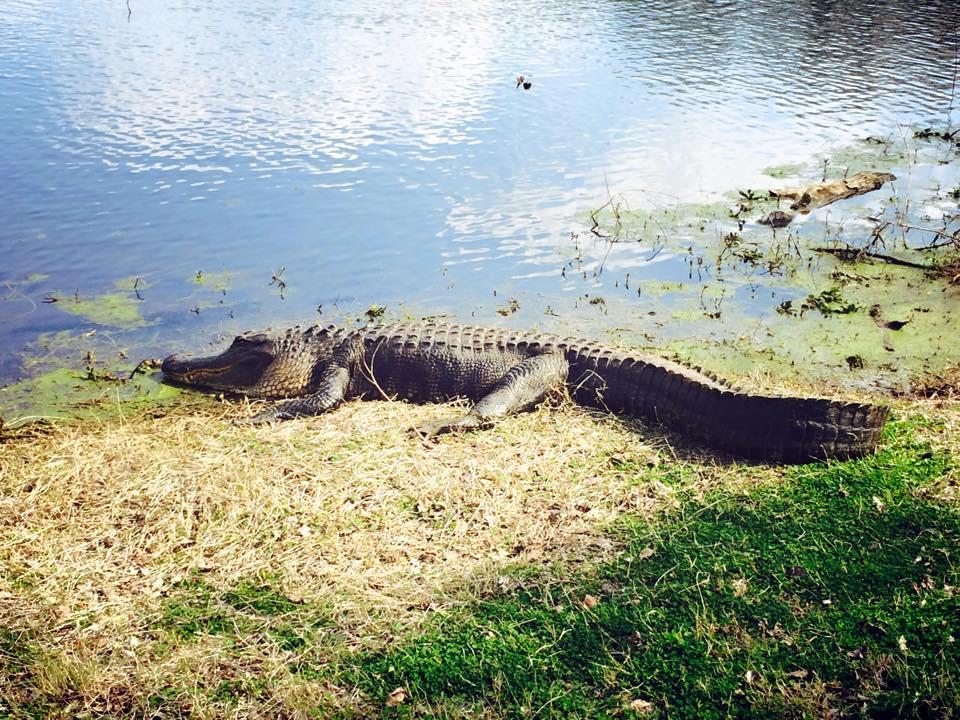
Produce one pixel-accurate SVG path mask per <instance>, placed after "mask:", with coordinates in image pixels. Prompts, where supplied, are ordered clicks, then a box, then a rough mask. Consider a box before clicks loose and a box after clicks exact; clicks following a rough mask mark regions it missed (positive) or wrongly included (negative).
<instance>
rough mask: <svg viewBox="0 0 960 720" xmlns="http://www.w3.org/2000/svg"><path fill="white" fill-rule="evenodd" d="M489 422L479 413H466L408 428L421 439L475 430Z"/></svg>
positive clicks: (431, 438)
mask: <svg viewBox="0 0 960 720" xmlns="http://www.w3.org/2000/svg"><path fill="white" fill-rule="evenodd" d="M490 425H491V423H485V422H484V421H483V419H482V418H480V416H479V415H476V414H475V413H467V414H466V415H461V416H460V417H458V418H453V419H448V420H438V421H436V422H431V423H425V424H423V425H420V426H419V427H415V428H410V431H409V432H410V434H411V435H417V436H418V437H420V438H421V439H423V440H433V439H434V438H436V437H437V436H438V435H445V434H447V433H451V432H459V431H462V430H476V429H479V428H483V427H489V426H490Z"/></svg>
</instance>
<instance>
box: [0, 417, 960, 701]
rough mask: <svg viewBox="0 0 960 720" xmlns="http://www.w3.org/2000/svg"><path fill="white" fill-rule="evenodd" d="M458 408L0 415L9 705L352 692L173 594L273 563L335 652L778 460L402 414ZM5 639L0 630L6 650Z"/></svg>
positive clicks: (621, 436) (560, 422)
mask: <svg viewBox="0 0 960 720" xmlns="http://www.w3.org/2000/svg"><path fill="white" fill-rule="evenodd" d="M458 411H459V409H458V408H453V407H449V406H448V407H439V406H424V407H417V406H410V405H398V404H392V403H383V402H381V403H352V404H348V405H346V406H345V407H343V408H341V409H339V410H337V411H336V412H333V413H331V414H329V415H326V416H324V417H322V418H313V419H309V420H301V421H296V422H288V423H284V424H280V425H275V426H266V427H245V426H235V425H233V424H232V423H231V422H230V420H231V419H232V418H235V417H238V416H240V415H242V414H245V413H246V412H247V410H246V409H245V408H243V407H238V406H223V405H214V404H212V403H211V404H210V405H209V406H208V407H207V408H206V409H201V410H197V409H196V408H192V409H190V410H189V411H176V410H173V411H170V413H169V414H165V415H161V416H159V417H157V416H153V415H150V414H144V415H141V416H138V417H134V418H126V419H120V420H116V421H110V422H104V423H102V424H93V423H84V424H80V425H63V426H53V427H49V428H46V429H43V430H41V431H30V430H22V431H19V434H18V435H15V436H9V437H8V438H7V439H6V441H5V442H2V443H0V628H6V629H7V631H8V632H9V636H8V640H9V638H10V637H12V638H15V639H16V640H15V644H16V643H19V642H21V641H22V643H23V644H24V647H26V645H27V644H28V645H29V646H30V647H31V648H32V650H31V651H30V653H25V657H26V656H27V655H29V659H28V660H25V661H23V660H22V658H21V660H18V661H17V662H21V661H22V662H23V664H24V666H23V667H21V668H20V670H19V672H21V673H22V674H24V675H25V676H29V682H25V683H21V684H19V685H17V686H16V687H15V688H14V689H10V690H6V691H5V690H0V711H2V708H3V703H6V705H7V707H8V708H10V707H14V708H15V707H16V706H17V704H18V703H21V704H23V703H27V702H28V701H29V700H36V699H37V697H40V698H42V699H45V700H46V701H49V702H53V703H56V704H58V705H61V706H62V707H64V708H65V709H64V710H63V713H64V714H65V715H69V714H72V713H75V712H78V711H79V709H83V710H86V711H89V712H93V713H99V714H123V713H127V714H130V713H132V714H143V713H146V712H147V711H148V708H149V702H148V701H149V698H151V697H153V696H155V695H156V694H157V693H160V692H162V691H163V690H164V688H169V687H170V686H171V685H172V686H176V687H180V688H181V690H179V691H178V693H179V695H178V697H177V702H178V703H179V707H181V708H182V712H183V713H184V714H190V715H199V716H205V715H209V716H221V715H228V714H229V715H237V714H239V715H243V714H244V713H245V712H246V711H243V708H242V707H241V708H239V709H238V708H237V707H236V706H231V707H230V709H229V712H227V710H226V709H224V708H223V707H221V706H219V705H218V704H217V703H216V702H215V701H212V700H210V689H211V688H215V687H216V686H217V685H218V684H220V683H223V682H224V681H225V680H228V681H229V680H230V679H231V678H233V679H244V678H246V679H249V678H256V677H260V678H263V677H266V678H269V683H268V685H269V690H268V692H266V693H265V694H264V696H263V698H262V703H261V704H260V705H258V706H257V707H256V708H247V710H249V714H254V715H275V714H283V713H287V714H292V715H297V714H298V713H299V712H300V711H304V712H305V710H303V709H304V708H309V707H315V706H317V704H318V703H321V702H322V703H327V704H330V703H333V704H334V705H345V706H349V705H351V704H353V703H354V702H355V701H356V698H354V697H353V696H352V694H351V691H349V690H346V689H344V688H340V687H336V686H334V685H331V684H330V683H329V682H328V681H319V680H317V681H315V682H311V681H309V680H304V679H303V678H300V677H296V678H295V677H293V676H292V675H290V673H289V671H288V669H287V668H288V667H289V664H290V662H291V660H292V659H296V658H295V656H296V652H281V651H279V650H278V649H277V646H276V644H275V643H267V642H263V643H258V642H257V636H256V634H254V635H253V636H252V637H251V638H249V639H248V641H247V644H246V645H244V646H243V647H234V648H233V649H232V650H231V652H230V653H226V654H225V652H224V639H223V638H222V637H218V636H215V635H211V636H201V637H199V638H195V639H193V640H192V641H191V642H189V643H188V642H181V641H179V640H178V639H177V637H176V636H175V634H172V633H171V632H169V631H167V630H164V629H163V627H162V623H161V622H160V621H161V618H162V616H163V613H164V612H165V610H164V608H165V607H168V606H169V603H170V599H171V598H175V597H176V596H177V593H178V592H180V590H178V588H181V587H182V586H183V585H184V583H187V584H189V583H194V582H200V583H202V585H203V586H204V587H209V588H212V589H213V591H214V592H221V593H226V592H229V591H231V590H232V589H234V588H236V587H238V586H240V585H242V584H243V583H244V582H251V581H253V582H258V581H264V582H269V583H270V584H271V585H273V586H276V587H277V588H279V592H281V593H282V594H283V595H284V596H285V597H286V598H287V599H288V600H289V601H291V602H293V603H297V604H303V605H304V606H307V605H309V606H310V607H314V608H317V607H320V608H324V609H325V613H326V616H327V617H329V618H332V621H331V627H332V628H334V629H332V630H323V631H322V632H321V633H320V635H319V636H318V637H320V638H321V642H320V643H319V646H313V647H310V648H308V649H306V650H300V651H297V652H300V653H304V652H306V653H310V654H311V657H312V658H313V659H314V661H316V662H321V663H322V662H324V661H325V660H326V661H332V660H334V659H335V656H336V655H337V654H338V653H342V652H351V651H353V650H355V649H357V648H364V649H368V648H371V647H377V646H381V645H384V644H388V643H389V642H390V641H391V639H392V638H393V637H396V636H400V635H403V634H405V633H409V632H410V631H411V630H414V629H416V627H417V625H418V623H421V622H422V621H424V620H425V619H426V618H427V617H429V615H430V614H431V613H433V612H436V611H446V610H449V609H451V608H453V607H455V606H457V605H459V604H463V603H469V602H471V601H475V600H476V599H477V598H478V597H483V596H486V595H489V594H492V593H496V592H497V591H498V590H502V589H503V588H504V586H506V585H509V584H511V583H517V582H520V581H518V580H517V579H516V576H515V575H514V574H511V573H510V572H509V569H510V568H511V567H512V566H519V565H522V566H527V567H530V566H534V567H542V568H545V569H549V577H545V578H536V577H534V578H532V579H531V580H530V581H531V582H541V581H542V582H556V581H558V580H562V578H563V575H564V574H565V573H566V572H571V573H572V572H577V573H579V574H581V575H582V574H583V573H584V572H585V571H587V572H588V571H589V567H590V566H591V565H593V564H595V563H597V562H601V561H603V560H604V559H608V558H610V557H612V556H613V555H614V554H615V553H617V552H618V550H619V548H618V547H617V545H616V540H615V539H614V538H615V536H611V534H610V533H609V532H607V531H608V529H609V526H610V525H611V523H612V522H613V521H614V520H615V519H616V518H617V517H619V516H620V515H621V514H623V513H624V512H630V513H633V514H645V515H648V516H650V517H654V516H656V515H657V514H658V513H661V512H663V511H664V510H669V509H672V508H674V507H676V506H677V505H678V500H677V495H678V494H683V495H685V496H688V497H689V496H690V495H694V496H696V495H702V494H703V493H704V492H706V491H708V490H709V489H711V488H716V487H724V488H725V489H728V490H730V491H733V492H748V491H749V490H750V488H751V487H754V486H755V485H756V484H758V483H767V482H774V481H776V480H777V479H778V477H779V470H778V469H776V468H770V467H766V466H740V465H723V464H716V463H715V462H714V461H712V460H709V459H705V458H704V457H698V456H696V455H695V454H691V453H690V452H689V451H686V452H683V453H681V455H682V456H683V458H684V460H685V462H683V463H679V464H678V466H679V467H682V468H683V473H682V474H681V476H678V477H679V479H678V480H677V481H676V482H675V483H671V484H665V483H664V482H661V481H659V480H653V481H651V479H650V478H649V477H644V472H643V469H644V468H647V467H650V468H653V467H657V466H660V468H661V470H662V468H663V466H664V465H665V464H670V463H673V462H674V460H676V458H677V452H679V451H675V450H674V449H673V448H672V447H671V446H670V445H669V444H668V443H667V441H665V440H664V439H663V436H662V435H658V434H656V433H648V432H646V431H644V430H643V428H641V427H640V426H639V425H634V424H630V423H626V422H622V421H620V420H618V419H616V418H613V417H610V416H604V415H598V414H591V413H588V412H586V411H584V410H581V409H579V408H576V407H572V406H570V405H566V404H563V405H561V406H560V407H552V408H548V409H544V410H540V411H538V412H535V413H530V414H527V415H523V416H520V417H516V418H511V419H509V420H507V421H505V422H503V423H501V424H500V425H499V426H498V427H497V428H496V429H494V430H492V431H488V432H478V433H471V434H465V435H455V436H448V437H445V438H444V439H443V440H442V441H441V442H440V443H439V444H437V445H427V444H424V443H422V442H421V441H419V440H417V439H414V438H411V437H409V436H408V435H407V432H406V431H407V429H408V428H409V427H411V426H412V425H415V424H419V423H423V422H425V421H428V420H432V419H436V418H437V417H440V416H442V415H444V414H448V413H456V412H458ZM958 416H960V414H958V413H956V407H954V406H951V409H950V413H949V417H951V418H952V419H953V420H952V422H956V418H957V417H958ZM938 435H939V436H941V437H942V435H943V434H942V433H938ZM658 472H660V470H658ZM948 484H949V483H948ZM323 633H330V636H329V637H328V640H329V642H327V643H326V644H324V642H322V639H323V637H324V635H323ZM333 634H335V637H334V635H333ZM0 640H2V638H0ZM4 652H8V653H11V652H12V651H9V649H8V650H7V651H5V650H4V648H3V645H2V643H0V668H3V662H4V658H3V657H2V655H3V653H4ZM6 660H8V661H10V658H6ZM17 667H19V666H17ZM27 686H29V687H31V688H33V690H32V693H33V695H32V697H27V696H26V695H24V692H25V691H24V689H23V688H25V687H27ZM17 688H19V689H17ZM5 693H6V694H5ZM241 711H243V712H241Z"/></svg>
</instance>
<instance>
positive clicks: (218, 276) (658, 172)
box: [0, 0, 960, 382]
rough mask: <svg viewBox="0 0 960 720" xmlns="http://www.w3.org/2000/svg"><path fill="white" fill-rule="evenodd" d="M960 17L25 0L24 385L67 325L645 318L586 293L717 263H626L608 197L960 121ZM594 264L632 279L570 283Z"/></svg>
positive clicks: (6, 356)
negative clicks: (27, 371)
mask: <svg viewBox="0 0 960 720" xmlns="http://www.w3.org/2000/svg"><path fill="white" fill-rule="evenodd" d="M958 22H960V12H958V9H957V5H956V3H955V2H940V3H937V2H923V3H917V2H912V1H910V2H907V1H903V2H855V3H849V2H829V1H826V0H823V1H810V2H799V3H798V2H793V1H792V2H787V1H786V0H782V1H781V0H757V1H755V2H751V3H737V2H705V1H701V2H681V1H679V0H678V1H676V2H643V3H641V2H625V1H603V0H597V1H594V2H581V3H576V2H567V1H561V2H550V1H547V0H525V1H524V2H516V1H512V0H511V1H503V2H484V3H476V4H471V3H447V2H395V3H383V2H376V3H374V2H363V1H358V0H350V2H346V1H344V2H340V1H337V0H330V1H328V2H317V3H293V2H286V1H285V0H277V1H276V2H271V3H263V2H260V1H259V0H257V1H254V0H235V1H234V2H230V3H210V2H199V0H171V1H170V2H163V3H156V2H140V1H138V0H130V4H129V10H128V6H127V5H126V4H125V2H123V0H114V1H111V2H83V3H74V2H54V3H50V2H42V3H41V2H33V1H27V2H24V1H21V0H12V1H8V2H7V3H5V4H4V12H3V16H2V18H0V132H2V136H3V139H4V142H3V143H0V168H2V175H0V254H2V261H0V296H2V297H3V300H2V301H0V344H2V347H3V348H4V351H3V354H2V356H0V357H2V360H0V382H2V381H4V380H11V379H13V378H16V377H18V376H19V375H20V374H21V373H23V372H24V369H23V367H22V365H21V359H20V356H19V355H20V350H21V349H22V348H24V347H25V346H28V345H30V344H31V343H33V342H35V341H36V339H37V338H38V337H40V336H41V335H43V334H50V333H55V332H64V331H67V332H69V333H71V334H75V335H80V334H82V333H84V332H89V331H90V330H97V331H98V332H99V333H100V335H101V336H107V337H110V338H112V339H113V341H114V343H115V344H116V345H117V347H118V348H120V349H122V350H124V351H125V352H126V353H128V354H130V355H134V356H136V355H138V354H142V355H147V354H162V353H165V352H168V351H172V350H174V349H183V348H184V347H187V348H190V349H201V348H202V347H203V346H204V345H205V344H206V343H207V342H208V341H209V340H211V339H213V338H214V337H217V336H218V335H219V334H221V333H224V334H229V333H233V332H235V331H238V330H242V329H248V328H257V327H261V326H265V325H268V324H278V323H279V324H286V323H294V322H299V321H310V322H316V321H325V320H327V319H328V318H343V317H356V316H362V315H363V313H364V311H365V310H367V309H368V308H369V307H370V306H371V305H372V304H378V305H383V306H387V308H388V311H387V316H388V317H392V318H400V317H404V316H407V315H410V316H421V315H424V314H446V315H450V316H453V317H456V318H459V319H461V320H465V321H473V322H478V323H484V324H491V323H509V324H517V325H540V326H554V325H564V326H566V327H570V328H573V329H574V330H576V331H578V332H583V333H589V332H591V331H592V330H593V329H595V328H594V326H595V325H604V324H605V325H606V326H610V325H611V324H614V323H616V324H619V325H629V324H631V323H634V322H637V323H639V322H642V318H644V317H645V316H646V313H647V305H646V304H645V300H644V298H643V296H642V295H641V296H636V295H629V296H628V295H624V300H623V302H621V303H620V304H619V305H618V315H617V317H616V318H615V319H614V320H611V319H609V318H607V317H604V318H600V317H598V316H597V314H596V313H595V312H593V311H594V309H595V308H593V307H588V306H587V305H588V304H587V303H584V302H583V299H584V298H585V297H588V296H589V295H590V293H593V295H594V296H596V295H597V294H601V295H602V294H604V293H615V292H617V291H619V289H620V288H622V287H623V286H624V282H625V280H626V278H627V274H628V273H629V274H630V275H631V277H632V279H633V280H632V281H633V282H634V283H637V282H641V281H644V280H653V279H656V280H670V279H678V278H682V279H686V278H688V277H690V276H691V275H690V272H689V267H690V263H689V261H688V259H687V258H684V257H680V256H679V255H677V254H676V253H669V252H667V253H660V254H659V255H656V256H654V253H652V252H651V251H650V249H649V248H635V249H623V250H620V249H616V250H615V251H614V252H613V253H612V254H611V253H610V252H609V250H610V249H609V248H605V247H603V244H602V243H601V244H600V245H599V246H598V244H597V241H596V239H595V238H591V236H590V235H589V233H588V232H587V231H588V229H589V226H590V221H589V211H590V210H591V209H595V208H598V207H599V206H601V205H602V204H604V203H605V202H606V201H607V200H608V198H610V197H612V196H616V197H618V198H621V199H623V200H622V201H623V202H624V203H629V204H631V206H636V207H643V206H647V205H654V206H655V205H657V204H662V203H677V202H690V203H706V202H715V201H717V200H718V199H720V198H722V197H723V193H724V192H728V191H730V190H733V189H736V188H741V187H762V186H764V184H766V186H769V185H770V183H771V181H770V178H769V177H766V178H765V177H764V175H763V171H764V169H765V168H769V167H770V166H776V165H780V164H785V163H796V162H806V161H807V160H809V159H810V158H811V157H813V156H815V155H816V154H817V153H820V152H823V151H825V150H826V149H828V148H831V147H838V146H843V145H845V144H848V143H851V142H854V141H856V140H859V139H862V138H864V137H865V136H868V135H877V136H881V135H882V136H887V137H889V136H897V135H898V134H899V135H903V136H909V135H910V134H911V132H912V128H916V127H923V126H927V125H933V126H936V127H949V126H950V125H951V123H952V122H955V121H956V120H957V114H958V113H957V111H956V110H955V106H956V105H957V100H956V98H955V97H954V96H955V92H956V87H955V85H956V71H957V68H956V59H957V55H956V42H957V36H956V27H957V24H958ZM520 73H523V74H524V75H525V76H526V77H527V78H528V79H529V80H530V81H532V87H531V89H530V90H528V91H524V90H523V89H518V88H517V87H516V82H515V77H516V76H517V75H518V74H520ZM571 233H574V234H579V238H575V237H572V236H571ZM584 254H587V255H591V254H593V255H594V256H595V257H594V260H593V262H594V265H593V267H594V268H595V267H596V262H597V261H596V257H601V258H604V262H606V263H608V264H607V271H606V273H605V274H600V275H597V274H596V273H595V272H593V273H581V274H580V275H575V274H573V273H567V272H566V269H567V268H569V267H570V263H571V261H572V260H573V259H575V258H576V257H580V259H581V260H584V258H583V257H582V256H583V255H584ZM589 260H590V258H587V261H589ZM588 265H589V262H588ZM628 282H629V281H628ZM45 299H46V300H47V301H49V300H53V299H56V300H57V301H56V302H45ZM509 300H515V301H516V305H518V308H517V309H516V312H514V313H513V314H510V315H509V317H506V316H504V315H503V314H502V313H501V312H498V310H501V311H504V312H508V311H509V309H511V308H510V306H509V305H508V302H509ZM77 301H81V302H84V301H86V302H90V303H94V304H95V303H96V302H99V303H101V304H104V303H110V302H117V303H120V304H122V303H123V302H124V301H129V302H133V303H136V306H135V308H134V310H133V316H132V317H128V318H127V320H116V321H111V320H109V319H104V317H103V316H98V315H97V314H96V312H95V311H91V312H79V313H78V312H76V308H73V309H70V308H68V309H66V310H65V309H64V308H65V306H67V305H69V303H74V305H80V303H78V302H77ZM505 306H506V307H507V308H508V310H504V308H505ZM82 307H86V306H82ZM98 317H99V319H100V322H97V321H96V319H97V318H98ZM91 318H93V319H91ZM594 334H596V333H594Z"/></svg>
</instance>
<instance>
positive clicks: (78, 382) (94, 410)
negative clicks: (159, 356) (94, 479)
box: [0, 367, 180, 426]
mask: <svg viewBox="0 0 960 720" xmlns="http://www.w3.org/2000/svg"><path fill="white" fill-rule="evenodd" d="M129 372H130V371H129V370H127V373H128V374H129ZM108 376H110V377H113V378H115V379H107V378H108ZM179 395H180V390H179V389H177V388H174V387H171V386H169V385H164V384H162V383H160V382H159V381H158V380H157V379H156V378H154V377H152V376H150V375H145V374H141V373H137V374H135V375H133V377H131V378H129V379H128V377H127V375H119V374H118V375H112V374H109V373H104V372H101V373H96V372H93V373H91V372H82V371H77V370H74V369H71V368H66V367H61V368H57V369H55V370H48V371H46V372H43V373H41V374H39V375H36V376H35V377H31V378H28V379H26V380H21V381H20V382H17V383H14V384H12V385H8V386H6V387H3V388H0V417H2V418H3V419H4V422H5V423H6V424H7V425H9V426H16V425H20V424H23V423H27V422H30V421H34V420H40V419H93V418H103V417H110V416H114V415H117V414H122V413H123V412H125V411H133V410H139V409H143V408H146V407H149V406H152V405H156V404H163V403H167V402H170V401H172V400H174V399H176V398H177V397H178V396H179Z"/></svg>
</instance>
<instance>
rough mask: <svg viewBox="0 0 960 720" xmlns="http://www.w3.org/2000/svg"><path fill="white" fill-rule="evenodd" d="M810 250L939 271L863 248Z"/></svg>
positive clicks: (840, 256)
mask: <svg viewBox="0 0 960 720" xmlns="http://www.w3.org/2000/svg"><path fill="white" fill-rule="evenodd" d="M810 249H811V250H813V252H818V253H827V254H829V255H836V256H837V257H838V258H840V259H841V260H850V261H856V260H861V259H863V258H865V257H868V258H871V259H873V260H882V261H883V262H885V263H890V264H891V265H900V266H902V267H909V268H916V269H917V270H925V271H927V272H936V271H937V268H936V267H934V266H933V265H924V264H923V263H915V262H912V261H910V260H901V259H900V258H897V257H893V256H892V255H884V254H883V253H875V252H870V251H869V250H863V249H861V248H852V247H842V248H831V247H815V248H810Z"/></svg>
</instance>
